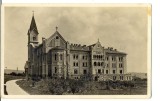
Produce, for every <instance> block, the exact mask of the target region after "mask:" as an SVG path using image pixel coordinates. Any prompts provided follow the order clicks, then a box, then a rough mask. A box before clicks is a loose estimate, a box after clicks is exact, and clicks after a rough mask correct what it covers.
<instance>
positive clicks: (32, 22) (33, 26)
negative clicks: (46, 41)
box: [29, 14, 38, 34]
mask: <svg viewBox="0 0 160 101" xmlns="http://www.w3.org/2000/svg"><path fill="white" fill-rule="evenodd" d="M33 30H34V31H36V32H37V34H38V29H37V25H36V21H35V18H34V14H33V16H32V20H31V24H30V28H29V31H33Z"/></svg>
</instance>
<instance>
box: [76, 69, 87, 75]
mask: <svg viewBox="0 0 160 101" xmlns="http://www.w3.org/2000/svg"><path fill="white" fill-rule="evenodd" d="M74 74H78V70H77V69H74ZM83 74H87V70H86V69H84V70H83Z"/></svg>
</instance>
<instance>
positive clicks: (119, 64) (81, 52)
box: [25, 15, 127, 80]
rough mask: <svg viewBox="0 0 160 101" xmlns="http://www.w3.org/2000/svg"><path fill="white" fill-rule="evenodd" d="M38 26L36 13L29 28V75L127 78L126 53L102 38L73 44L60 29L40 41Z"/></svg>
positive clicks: (96, 78) (98, 78)
mask: <svg viewBox="0 0 160 101" xmlns="http://www.w3.org/2000/svg"><path fill="white" fill-rule="evenodd" d="M38 35H39V32H38V29H37V26H36V22H35V18H34V15H33V16H32V20H31V24H30V28H29V30H28V60H27V61H26V64H25V73H26V75H27V77H29V78H31V77H40V78H57V77H61V78H65V79H66V78H71V79H79V78H85V77H88V76H89V75H90V76H91V78H92V79H94V80H108V79H110V80H125V79H126V75H125V74H126V70H127V66H126V55H127V54H126V53H124V52H119V51H118V50H117V49H113V48H112V47H108V48H104V47H103V46H102V45H101V43H100V41H99V40H98V41H97V42H96V43H94V44H92V45H88V46H87V45H80V44H72V43H69V42H68V41H66V40H65V39H64V38H63V37H62V36H61V34H60V33H59V32H58V27H56V31H55V33H54V34H53V35H51V36H50V37H49V38H47V39H46V38H42V43H41V44H40V43H39V42H38Z"/></svg>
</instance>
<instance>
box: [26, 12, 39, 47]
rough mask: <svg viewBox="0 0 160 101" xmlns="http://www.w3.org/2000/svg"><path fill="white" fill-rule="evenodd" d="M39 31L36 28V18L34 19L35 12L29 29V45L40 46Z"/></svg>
mask: <svg viewBox="0 0 160 101" xmlns="http://www.w3.org/2000/svg"><path fill="white" fill-rule="evenodd" d="M38 34H39V33H38V29H37V26H36V22H35V18H34V12H33V16H32V20H31V24H30V28H29V29H28V44H30V43H33V44H34V45H35V44H38Z"/></svg>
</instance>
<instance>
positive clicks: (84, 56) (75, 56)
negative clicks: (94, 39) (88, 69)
mask: <svg viewBox="0 0 160 101" xmlns="http://www.w3.org/2000/svg"><path fill="white" fill-rule="evenodd" d="M78 58H79V56H78V54H73V59H76V60H78ZM87 58H88V57H87V55H83V56H82V59H83V60H87Z"/></svg>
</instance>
